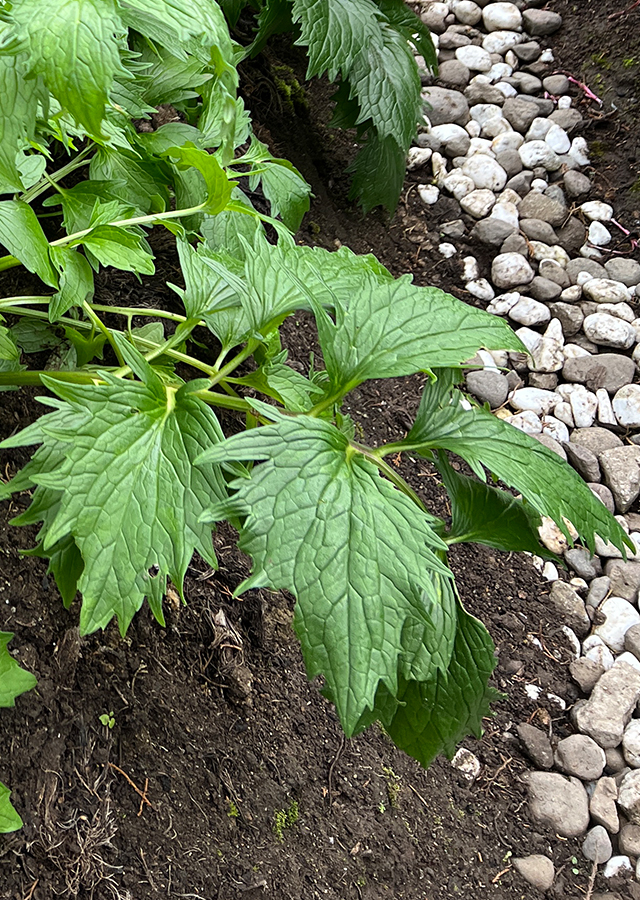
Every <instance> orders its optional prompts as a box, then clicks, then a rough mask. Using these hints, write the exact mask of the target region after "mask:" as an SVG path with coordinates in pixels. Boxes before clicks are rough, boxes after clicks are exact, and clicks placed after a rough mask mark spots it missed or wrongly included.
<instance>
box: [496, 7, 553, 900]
mask: <svg viewBox="0 0 640 900" xmlns="http://www.w3.org/2000/svg"><path fill="white" fill-rule="evenodd" d="M504 5H505V6H506V5H507V4H504ZM511 862H512V864H513V868H514V869H515V870H516V871H517V872H519V873H520V875H522V877H523V878H524V880H525V881H528V882H529V884H531V885H533V887H535V888H537V889H538V890H539V891H543V892H544V891H548V890H549V888H550V887H551V886H552V884H553V879H554V878H555V874H556V871H555V868H554V865H553V863H552V862H551V860H550V859H549V858H548V857H547V856H542V854H539V853H534V854H532V855H531V856H524V857H517V856H516V857H513V859H512V860H511Z"/></svg>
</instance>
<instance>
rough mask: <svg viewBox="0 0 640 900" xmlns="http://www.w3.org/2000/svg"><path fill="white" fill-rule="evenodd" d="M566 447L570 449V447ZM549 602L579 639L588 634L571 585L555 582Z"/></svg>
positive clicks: (585, 617)
mask: <svg viewBox="0 0 640 900" xmlns="http://www.w3.org/2000/svg"><path fill="white" fill-rule="evenodd" d="M566 446H567V448H568V447H569V446H570V445H569V444H567V445H566ZM549 600H550V601H551V603H552V604H553V607H554V609H555V611H556V613H557V614H558V616H559V618H560V619H561V621H562V622H563V623H564V624H565V625H568V626H569V628H572V629H573V630H574V631H575V633H576V634H577V635H578V637H584V636H585V635H586V634H588V632H589V629H590V627H591V621H590V619H589V616H588V615H587V610H586V608H585V605H584V602H583V600H582V598H581V597H580V595H579V594H578V593H577V591H575V590H574V589H573V588H572V587H571V585H569V584H566V583H565V582H564V581H560V580H558V581H554V582H553V584H552V585H551V591H550V593H549Z"/></svg>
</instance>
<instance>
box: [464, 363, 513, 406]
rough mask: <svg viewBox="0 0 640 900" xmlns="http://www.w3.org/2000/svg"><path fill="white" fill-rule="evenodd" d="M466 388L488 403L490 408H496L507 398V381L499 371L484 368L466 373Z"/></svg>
mask: <svg viewBox="0 0 640 900" xmlns="http://www.w3.org/2000/svg"><path fill="white" fill-rule="evenodd" d="M466 381H467V388H468V389H469V391H471V393H472V394H473V395H474V396H475V397H477V398H478V400H480V402H481V403H488V404H489V406H490V407H491V409H497V408H498V407H499V406H502V404H503V403H504V402H505V401H506V399H507V394H508V393H509V383H508V381H507V379H506V377H505V376H504V375H503V374H502V373H501V372H491V371H488V370H486V369H484V370H482V371H480V372H469V373H468V374H467V378H466Z"/></svg>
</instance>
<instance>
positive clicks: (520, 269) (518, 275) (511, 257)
mask: <svg viewBox="0 0 640 900" xmlns="http://www.w3.org/2000/svg"><path fill="white" fill-rule="evenodd" d="M523 202H524V201H523ZM532 279H533V269H532V268H531V266H530V265H529V263H528V262H527V261H526V259H524V258H523V257H522V256H520V254H519V253H500V254H498V256H496V257H494V260H493V262H492V264H491V280H492V282H493V283H494V284H495V285H496V287H499V288H513V287H518V286H519V285H523V284H529V282H530V281H532Z"/></svg>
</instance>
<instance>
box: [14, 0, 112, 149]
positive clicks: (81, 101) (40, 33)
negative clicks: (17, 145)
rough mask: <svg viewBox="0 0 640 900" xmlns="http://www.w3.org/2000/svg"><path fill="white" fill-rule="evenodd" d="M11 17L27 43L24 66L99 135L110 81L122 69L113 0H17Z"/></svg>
mask: <svg viewBox="0 0 640 900" xmlns="http://www.w3.org/2000/svg"><path fill="white" fill-rule="evenodd" d="M12 17H13V19H14V21H15V22H16V23H17V24H18V26H19V35H20V36H21V37H22V38H23V39H24V40H25V42H26V45H27V47H28V53H29V68H30V71H31V72H32V73H33V74H36V75H42V76H43V78H44V80H45V82H46V85H47V87H48V88H49V90H50V91H51V93H52V94H53V95H54V96H55V97H56V98H57V99H58V100H59V102H60V104H61V105H62V106H63V107H64V108H65V109H67V110H68V111H69V112H70V113H71V115H72V116H73V117H74V118H75V120H76V121H77V122H79V123H80V124H81V125H83V126H84V127H85V128H86V130H87V132H88V133H89V134H90V135H92V136H93V137H96V138H98V139H100V138H101V136H102V127H101V126H102V120H103V119H104V116H105V105H106V104H107V102H108V100H109V91H110V89H111V85H112V84H113V80H114V77H115V75H116V74H117V73H119V72H123V71H124V69H123V66H122V64H121V62H120V49H119V39H120V36H121V35H122V33H123V31H124V29H123V25H122V21H121V19H120V16H119V15H118V9H117V6H116V3H115V0H20V2H18V3H14V5H13V10H12Z"/></svg>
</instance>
